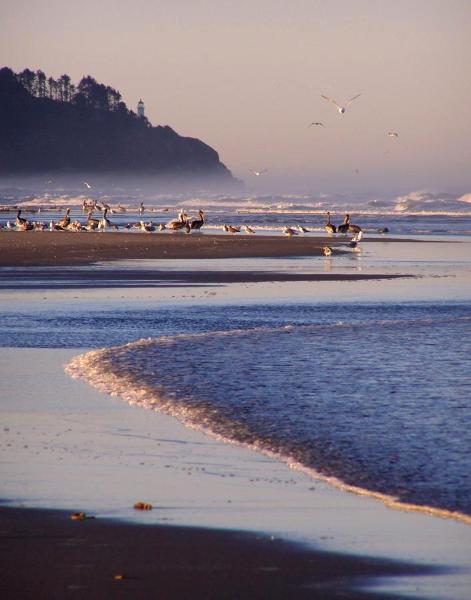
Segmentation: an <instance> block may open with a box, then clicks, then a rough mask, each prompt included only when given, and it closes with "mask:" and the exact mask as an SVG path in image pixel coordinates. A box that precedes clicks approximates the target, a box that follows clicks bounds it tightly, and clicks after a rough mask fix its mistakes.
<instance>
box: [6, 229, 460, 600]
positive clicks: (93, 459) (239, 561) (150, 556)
mask: <svg viewBox="0 0 471 600" xmlns="http://www.w3.org/2000/svg"><path fill="white" fill-rule="evenodd" d="M1 233H3V234H4V235H2V236H0V240H1V241H2V243H3V244H4V249H3V251H2V257H3V258H2V260H3V261H5V262H4V264H8V265H10V266H15V265H16V266H20V267H22V268H21V269H19V270H15V269H8V268H7V269H5V270H4V271H3V273H2V280H3V287H4V289H3V290H2V292H1V294H2V295H1V299H2V305H3V309H4V314H5V316H9V315H12V314H14V313H15V311H20V312H21V311H23V314H24V315H26V314H27V313H31V314H33V315H34V313H35V311H39V312H38V319H39V321H38V324H40V322H41V319H42V318H44V315H45V314H46V313H44V311H45V310H47V311H50V314H51V315H54V314H56V312H57V311H60V314H67V316H66V318H65V320H64V324H62V322H61V323H59V321H58V322H57V326H59V325H61V326H66V323H67V322H68V320H69V319H70V318H72V317H73V316H74V314H75V313H77V314H79V313H80V314H81V312H84V313H85V314H92V313H93V311H94V310H95V306H96V305H98V306H100V307H101V308H102V310H103V309H104V310H105V314H106V315H110V314H112V313H113V312H114V311H115V310H117V309H118V308H119V307H130V308H131V310H132V311H135V310H136V307H137V306H142V307H144V306H149V307H151V308H152V310H153V311H155V310H156V307H159V306H167V305H168V304H171V305H176V304H178V303H181V304H182V306H185V305H190V304H191V303H193V302H200V303H203V304H205V305H208V302H210V297H209V296H208V293H210V294H215V296H211V298H214V300H212V301H213V302H219V303H220V302H223V303H226V302H228V301H230V300H231V299H232V301H236V302H239V301H240V300H241V299H242V298H243V300H244V302H246V301H247V300H249V299H250V298H252V299H253V300H254V301H259V300H257V295H258V294H262V296H261V298H265V297H266V296H267V294H268V295H270V296H272V297H276V296H277V295H280V297H284V298H286V299H289V298H293V297H295V295H296V294H299V297H300V298H302V297H304V296H305V297H308V298H310V297H311V296H312V294H313V289H315V293H316V294H317V295H318V296H319V298H325V299H327V300H328V299H329V298H330V297H331V296H332V295H333V294H335V295H336V296H337V297H342V298H345V299H349V298H351V297H357V296H358V297H360V296H362V297H365V295H366V294H367V293H370V294H371V298H373V299H374V298H375V295H376V297H377V298H384V297H392V296H393V294H394V293H396V294H397V297H398V298H399V297H403V296H404V294H407V293H408V294H409V295H412V294H418V295H419V296H420V294H425V293H427V294H428V295H430V291H429V287H428V286H429V282H430V278H429V274H428V273H429V272H428V271H427V269H426V268H424V267H422V266H420V267H419V268H417V267H415V268H409V265H404V266H403V265H401V264H399V266H398V267H396V268H395V269H392V268H391V267H390V266H388V265H389V263H387V264H386V263H385V264H386V266H385V265H383V264H382V263H381V261H380V263H379V264H378V265H375V263H374V262H372V263H371V266H369V265H370V263H369V262H368V261H371V260H372V259H369V258H368V257H369V253H366V254H365V257H366V259H365V258H363V261H361V262H360V263H356V262H354V263H353V264H354V265H356V266H358V268H355V269H354V270H352V268H351V264H352V257H350V256H349V255H346V256H345V258H339V261H344V262H339V266H338V267H337V263H335V262H334V267H332V263H331V262H328V263H326V262H322V261H325V259H324V258H322V259H320V261H321V262H320V263H319V265H317V268H316V266H315V265H310V264H308V265H305V264H304V263H303V262H302V261H301V262H300V261H299V260H298V259H291V258H290V259H289V260H288V262H287V263H286V264H285V263H283V262H282V263H278V262H277V263H275V265H272V266H270V268H267V266H269V265H271V263H270V262H267V263H265V262H262V263H256V264H257V265H260V266H259V267H258V266H257V268H253V267H252V269H251V268H250V267H251V265H252V263H251V262H250V260H249V259H248V262H244V261H242V262H240V263H237V265H238V266H237V268H234V265H235V264H236V263H233V262H231V259H225V260H227V261H229V262H225V261H224V260H223V261H222V262H221V263H219V262H217V261H216V262H215V263H214V264H215V265H219V266H218V267H214V268H209V267H208V265H209V263H210V261H202V262H201V265H202V266H201V267H196V263H195V261H194V260H190V259H189V258H188V261H189V263H188V264H189V265H190V267H188V265H187V268H181V264H182V263H181V262H178V260H177V261H176V262H175V261H169V262H168V268H166V267H165V266H164V265H163V264H162V261H157V262H155V265H157V267H154V266H153V265H154V262H153V261H152V260H151V261H149V262H148V263H147V262H146V261H143V262H140V261H136V262H134V261H133V260H130V261H129V262H128V263H125V262H123V263H106V264H105V265H101V266H99V267H97V268H96V271H93V273H92V275H90V273H88V274H87V275H86V276H85V275H84V273H83V271H80V267H78V266H77V267H74V266H71V267H70V268H68V266H69V265H70V264H71V263H70V256H69V254H68V253H69V251H70V252H71V253H72V256H73V257H74V258H73V261H80V264H83V265H86V264H88V262H90V261H91V262H94V261H95V256H92V255H91V254H90V251H91V249H92V246H90V247H89V246H88V245H87V244H88V243H89V242H88V240H93V238H94V237H95V236H94V235H92V236H89V234H84V236H83V239H84V240H87V241H86V242H85V245H83V244H82V242H81V237H80V236H81V234H70V235H69V234H67V233H64V234H63V232H57V233H58V235H56V233H54V232H52V233H51V234H48V233H47V232H46V233H45V237H43V235H44V234H43V232H40V233H32V235H31V237H30V236H29V233H26V234H23V233H12V232H1ZM49 235H51V236H53V237H54V239H56V238H57V239H60V240H64V242H63V243H64V248H63V249H64V256H65V258H64V261H65V262H64V263H62V267H61V266H60V265H58V263H57V262H56V260H55V259H54V258H53V256H52V255H51V254H49V251H50V250H51V247H50V244H49V243H48V242H47V240H48V239H49V238H48V236H49ZM128 235H129V237H127V236H128ZM77 236H79V237H77ZM123 236H126V237H125V238H124V239H132V240H134V239H136V242H135V243H136V248H135V251H136V253H139V252H141V251H142V243H143V242H142V240H144V243H146V242H145V240H147V239H149V237H148V236H145V235H142V236H141V235H133V234H123ZM96 237H97V239H99V240H105V244H104V247H103V248H104V249H103V248H102V247H100V250H99V252H104V253H105V255H102V254H99V256H100V257H101V258H103V259H105V258H106V252H108V251H109V252H111V253H113V252H114V253H118V255H119V256H120V257H122V248H120V247H119V245H118V246H116V244H115V240H118V239H119V237H118V235H117V234H114V233H113V234H105V235H102V236H100V234H97V236H96ZM214 237H215V238H217V240H216V241H219V239H220V238H223V236H214ZM211 238H212V236H206V235H204V236H199V237H198V236H165V238H164V237H163V238H162V239H163V240H164V241H162V242H160V244H161V245H160V246H157V245H156V252H157V250H158V248H160V250H159V251H162V250H163V249H167V251H168V249H169V248H171V247H172V245H173V244H175V248H177V247H178V249H179V250H181V249H182V248H181V247H180V246H179V243H180V242H183V243H185V244H190V246H188V247H187V248H186V250H185V252H188V253H189V254H188V256H191V257H192V258H193V259H194V257H195V247H196V246H195V244H203V247H204V245H205V244H208V243H209V240H211ZM36 239H38V240H40V242H39V246H38V247H34V248H33V246H30V245H29V240H36ZM155 239H156V240H157V239H160V238H157V236H156V237H155ZM313 239H314V238H311V239H306V240H299V241H300V242H302V244H303V245H302V246H301V248H302V253H303V255H304V252H305V251H306V249H305V244H311V246H312V247H311V250H312V251H313V252H314V250H315V248H314V245H313ZM319 239H320V238H319ZM8 240H18V245H16V246H14V247H12V246H11V244H8ZM75 240H77V241H75ZM79 240H80V241H79ZM108 240H109V242H108ZM153 240H154V238H153V237H152V241H153ZM174 240H175V241H174ZM200 240H204V241H203V242H200ZM228 240H229V243H230V244H231V247H232V251H233V252H235V251H236V249H237V248H239V249H240V247H245V246H241V242H242V240H241V238H228ZM252 240H253V238H250V240H249V241H250V242H252ZM263 241H264V243H265V244H266V245H267V247H268V248H269V251H270V252H275V253H276V252H279V251H280V250H279V248H280V247H281V246H283V247H285V242H286V243H287V244H291V242H293V241H297V240H291V239H283V238H274V239H268V241H266V240H263ZM388 241H389V240H388ZM164 242H165V243H164ZM316 243H317V242H316ZM321 243H322V242H319V244H321ZM90 244H91V242H90ZM108 244H109V245H108ZM157 244H159V241H157ZM7 246H8V249H7ZM216 246H217V244H216ZM383 247H384V248H385V249H386V250H384V252H393V256H394V257H396V256H397V257H402V256H407V255H408V253H409V252H410V245H408V244H407V243H405V244H401V243H394V244H392V245H387V244H384V243H383V242H375V243H373V244H372V245H371V248H372V249H374V252H373V256H375V255H379V254H378V253H379V252H380V250H381V248H383ZM414 247H416V248H417V249H418V252H419V255H420V251H419V247H420V249H422V250H421V251H422V252H423V253H425V254H426V253H429V252H430V249H431V248H434V246H431V245H429V244H415V245H414ZM39 250H41V251H42V250H44V256H42V257H41V261H43V262H39V263H37V264H38V266H37V267H34V266H32V265H34V264H36V263H34V260H33V257H34V256H35V253H36V252H38V251H39ZM226 250H227V247H226ZM318 251H319V247H317V250H316V252H318ZM448 251H449V252H456V251H457V250H456V247H455V246H451V249H449V250H448ZM204 252H208V253H209V252H210V248H209V246H206V249H205V250H204ZM221 252H222V254H220V255H219V256H220V257H221V256H226V254H225V253H224V252H225V251H222V250H221ZM251 252H254V250H253V248H252V250H251ZM440 252H443V250H440ZM114 256H115V255H114ZM159 256H162V255H161V254H160V255H159ZM198 256H199V254H198ZM230 256H231V255H230ZM236 256H239V255H238V254H236ZM250 256H252V254H250ZM270 256H277V255H276V254H275V255H272V254H269V257H270ZM5 257H7V258H5ZM146 257H148V256H147V255H146ZM108 258H109V257H108ZM128 258H129V257H128ZM180 258H183V256H180ZM267 260H268V259H267ZM22 261H23V262H22ZM81 261H83V262H81ZM188 261H186V262H188ZM164 262H165V261H164ZM399 263H400V261H399ZM166 264H167V263H166ZM22 265H23V266H22ZM29 265H31V266H29ZM48 265H54V266H55V269H54V275H52V272H50V271H48V269H47V266H48ZM120 265H127V268H124V266H120ZM146 265H147V266H146ZM277 265H278V266H277ZM303 265H304V266H303ZM342 265H343V266H342ZM319 266H322V267H323V269H322V270H321V272H319ZM326 266H328V269H327V270H326ZM311 267H312V268H311ZM270 269H272V270H270ZM274 269H277V271H276V272H275V271H274ZM293 269H294V272H292V271H293ZM277 272H278V275H277V274H276V273H277ZM433 272H434V273H435V272H436V269H435V268H434V271H433ZM445 272H448V271H445ZM404 275H412V277H410V278H406V277H404ZM90 278H91V279H90ZM375 280H376V281H375ZM462 281H463V280H462V279H459V278H454V279H453V284H454V285H455V286H459V287H460V289H461V290H463V289H464V288H463V286H462ZM465 281H466V280H465ZM441 282H442V283H441ZM314 284H315V285H316V287H315V288H312V287H311V286H312V285H314ZM220 285H223V286H224V288H220V287H218V286H220ZM266 285H269V286H275V287H270V288H269V289H267V288H266ZM28 286H30V287H28ZM191 286H195V292H194V293H192V294H191V295H190V292H189V289H191ZM295 286H299V288H298V287H295ZM332 286H335V288H334V287H332ZM130 287H131V288H134V289H129V288H130ZM113 288H114V289H113ZM126 288H128V289H126ZM445 289H446V290H447V292H446V294H450V293H452V294H454V293H455V292H454V291H453V288H452V287H450V283H449V281H448V279H447V278H443V279H439V280H437V283H436V293H437V297H438V298H440V297H441V296H440V294H441V293H442V292H441V290H445ZM455 296H456V294H455ZM60 307H63V308H60ZM61 311H62V312H61ZM64 311H66V312H65V313H64ZM41 315H43V316H41ZM9 318H10V317H9ZM12 318H13V317H12ZM60 318H61V319H62V318H63V317H60ZM186 318H188V315H186ZM8 322H9V323H10V322H12V323H15V321H14V320H13V321H10V320H9V321H8ZM51 326H52V327H53V328H54V327H55V325H54V323H53V324H52V325H46V326H45V327H46V329H45V330H44V331H42V328H41V327H40V328H39V329H38V331H37V332H36V333H35V332H34V331H31V336H32V337H31V339H32V340H36V342H34V341H33V344H37V345H38V347H30V348H27V347H21V345H22V342H21V341H19V342H18V344H19V347H17V348H8V347H6V348H4V349H1V350H0V359H1V360H0V363H1V374H2V381H3V392H4V393H3V394H2V401H1V413H2V429H3V430H2V441H1V446H0V450H1V455H2V486H1V491H0V496H1V497H2V499H3V501H4V502H3V506H2V509H1V513H0V514H1V523H2V527H1V529H2V538H3V539H2V550H1V552H2V571H3V573H2V581H3V587H2V590H3V591H4V592H5V594H6V597H12V598H13V597H14V598H30V597H33V595H34V597H35V598H68V597H70V598H77V597H79V598H97V599H98V598H104V597H114V596H115V595H116V597H123V598H148V597H149V595H150V594H154V593H155V592H156V590H158V592H159V597H162V598H169V599H173V598H175V599H176V598H178V599H179V598H217V597H227V598H240V597H246V598H287V597H296V598H298V597H299V598H304V597H306V598H333V597H337V596H339V595H340V596H341V597H344V598H352V599H353V598H358V599H360V598H365V599H366V598H375V597H377V595H378V594H379V593H381V597H384V598H398V597H403V596H404V595H407V596H410V597H421V598H453V599H463V600H464V599H466V598H467V594H468V589H469V584H470V581H471V572H470V561H471V556H470V553H469V547H470V542H471V538H470V531H471V530H470V528H469V525H467V524H466V523H462V522H459V521H455V520H453V519H443V518H437V517H435V516H432V515H428V514H426V513H423V514H421V513H417V512H408V511H402V510H397V509H391V508H389V507H388V506H386V505H385V504H383V503H382V502H381V501H378V500H376V499H374V498H373V497H368V496H358V495H356V494H352V493H348V492H346V491H344V490H342V489H339V488H336V487H334V486H332V485H329V484H328V483H327V482H324V481H321V480H315V479H314V480H313V479H312V477H310V476H308V475H306V474H304V473H303V472H300V471H297V470H293V469H290V467H289V466H288V465H286V464H284V463H283V462H280V461H278V460H275V459H273V458H270V457H267V456H264V455H262V454H258V453H254V452H253V451H252V450H249V449H247V448H244V447H240V446H236V445H232V444H227V443H222V442H220V441H218V440H216V439H213V438H211V437H207V436H206V435H204V434H203V433H201V432H199V431H195V430H193V429H188V428H186V427H183V426H182V425H181V424H180V423H178V421H176V420H175V419H173V418H171V417H169V416H166V415H163V414H159V413H155V412H149V411H145V410H143V409H141V408H138V407H132V406H129V405H128V404H127V403H126V402H124V401H123V400H122V399H121V398H119V397H112V396H108V395H106V394H101V393H99V392H98V391H97V390H96V389H94V388H92V387H90V386H89V385H87V384H86V383H85V382H84V381H81V380H75V379H71V378H70V377H69V376H67V375H66V373H65V372H64V366H65V365H66V364H67V363H68V362H69V361H70V360H71V359H72V358H73V357H74V356H76V355H77V354H81V353H83V352H84V351H85V350H86V348H83V347H80V346H78V345H77V347H74V348H67V349H63V348H62V349H61V348H57V349H48V348H41V347H40V346H41V345H42V344H43V342H42V341H41V340H46V339H48V328H49V327H51ZM8 327H13V331H14V330H15V327H19V328H18V335H21V336H23V329H22V324H21V321H20V322H19V325H18V324H17V325H8ZM26 327H29V325H26ZM65 331H66V330H65ZM98 334H99V332H98V331H97V332H96V335H95V339H101V338H98V337H96V336H98ZM139 335H140V336H144V335H152V332H149V331H147V330H145V329H144V330H143V331H142V332H141V333H140V332H138V331H137V330H136V332H135V335H134V338H132V339H135V338H136V337H139ZM44 336H45V337H44ZM49 337H50V336H49ZM111 343H116V342H112V340H111V338H110V337H109V334H107V332H106V330H104V332H103V342H102V344H103V345H106V346H108V345H111ZM138 501H142V502H149V503H151V504H152V505H153V509H152V510H150V511H136V510H134V509H133V506H134V504H135V502H138ZM76 512H85V513H86V514H87V515H89V516H91V517H94V518H91V519H85V520H84V521H79V522H76V521H72V520H71V519H70V516H71V514H72V513H76ZM38 555H40V557H41V558H40V559H39V560H38ZM51 565H55V566H54V568H51ZM116 575H123V576H124V578H123V579H115V576H116ZM32 590H34V591H32Z"/></svg>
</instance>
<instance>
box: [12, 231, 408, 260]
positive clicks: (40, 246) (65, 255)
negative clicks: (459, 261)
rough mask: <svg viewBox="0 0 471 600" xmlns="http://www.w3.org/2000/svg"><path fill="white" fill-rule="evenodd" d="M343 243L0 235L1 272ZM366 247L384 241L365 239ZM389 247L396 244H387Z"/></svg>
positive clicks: (318, 248) (298, 250)
mask: <svg viewBox="0 0 471 600" xmlns="http://www.w3.org/2000/svg"><path fill="white" fill-rule="evenodd" d="M347 241H348V240H347V238H343V239H342V238H332V237H329V236H320V237H317V236H316V237H303V236H296V237H283V236H265V235H263V236H248V235H238V236H232V235H214V234H205V233H204V234H190V235H186V234H184V233H173V234H149V233H124V232H112V233H106V232H88V231H87V232H70V231H27V232H19V231H15V232H13V231H0V266H3V267H14V266H49V265H57V266H67V265H70V266H73V265H89V264H92V263H95V262H99V261H108V260H119V259H148V258H154V259H192V258H203V259H210V258H271V257H273V258H279V257H292V256H323V252H322V248H323V246H325V245H329V246H331V247H332V248H333V249H334V252H335V254H340V253H342V254H343V253H348V252H347V249H346V243H347ZM364 241H366V242H368V241H370V242H371V241H385V239H384V238H367V240H362V243H363V242H364ZM387 241H388V242H397V243H399V242H403V241H410V242H414V243H420V242H419V241H417V240H399V239H394V238H388V239H387Z"/></svg>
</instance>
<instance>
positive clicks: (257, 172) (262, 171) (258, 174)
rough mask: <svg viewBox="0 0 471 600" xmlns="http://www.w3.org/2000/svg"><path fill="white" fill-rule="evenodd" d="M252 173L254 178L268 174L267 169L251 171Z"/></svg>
mask: <svg viewBox="0 0 471 600" xmlns="http://www.w3.org/2000/svg"><path fill="white" fill-rule="evenodd" d="M252 173H253V174H254V175H255V176H256V177H260V175H263V174H264V173H268V169H262V170H261V171H252Z"/></svg>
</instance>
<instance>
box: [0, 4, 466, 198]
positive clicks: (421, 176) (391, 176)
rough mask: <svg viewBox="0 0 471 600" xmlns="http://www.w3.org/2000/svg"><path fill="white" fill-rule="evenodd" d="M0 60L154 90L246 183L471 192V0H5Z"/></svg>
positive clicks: (178, 123) (162, 105)
mask: <svg viewBox="0 0 471 600" xmlns="http://www.w3.org/2000/svg"><path fill="white" fill-rule="evenodd" d="M0 57H1V61H2V63H3V65H7V66H9V67H11V68H12V69H13V70H15V71H20V70H22V69H23V68H25V67H29V68H31V69H34V70H35V69H38V68H40V69H42V70H43V71H45V72H46V73H47V75H48V76H49V75H52V76H54V77H58V76H60V75H61V74H62V73H68V74H69V75H70V76H71V77H72V79H73V81H74V82H75V83H77V82H78V80H79V79H80V78H81V77H82V76H83V75H87V74H90V75H93V76H94V77H95V78H96V79H97V80H98V81H100V82H103V83H106V84H108V85H111V86H112V87H114V88H116V89H118V90H119V91H120V92H121V93H122V95H123V98H124V101H125V102H126V103H127V104H128V106H129V107H131V108H133V109H134V110H135V109H136V104H137V101H138V100H139V98H140V97H142V98H143V100H144V102H145V106H146V114H147V116H148V117H149V119H150V121H151V122H152V124H154V125H157V124H168V125H170V126H171V127H173V128H174V129H175V130H176V131H177V132H178V133H180V134H181V135H188V136H194V137H198V138H200V139H202V140H203V141H205V142H207V143H208V144H210V145H211V146H213V147H214V148H215V149H216V150H217V151H218V152H219V154H220V157H221V160H222V161H223V162H224V163H225V164H226V165H227V166H228V167H229V168H230V169H231V170H232V172H233V173H234V174H235V175H236V176H238V177H240V178H242V179H244V180H245V181H246V182H247V183H248V184H249V185H251V184H255V185H258V186H265V187H266V189H273V190H275V189H280V190H282V189H283V190H288V189H291V190H294V189H297V190H309V191H313V192H322V191H324V192H335V191H347V190H352V191H355V192H357V193H358V192H365V193H368V192H385V193H388V194H389V193H391V194H395V193H401V192H406V191H411V190H414V189H423V188H427V189H435V190H453V191H461V190H462V191H471V75H470V73H471V72H470V65H471V1H470V0H394V1H393V2H391V1H390V0H336V1H335V2H333V1H330V0H318V1H316V0H291V1H290V2H288V1H286V0H285V1H281V0H253V1H245V0H238V1H237V2H236V1H234V0H191V1H190V0H160V1H159V0H134V1H133V2H125V1H123V0H113V1H111V0H104V1H103V0H93V1H91V0H81V1H80V2H78V1H77V2H70V1H68V0H29V1H25V0H14V1H13V0H0ZM358 93H361V94H362V95H361V97H360V98H358V100H356V101H355V102H354V103H353V104H352V105H351V106H350V108H349V110H347V112H346V113H345V115H343V116H340V115H339V114H338V113H337V112H336V110H335V107H333V106H332V105H330V104H329V103H328V102H326V101H325V100H323V99H322V98H321V97H320V94H326V95H328V96H332V97H334V98H335V99H337V100H338V101H339V102H340V103H342V102H345V101H346V100H348V98H351V97H352V96H354V95H356V94H358ZM311 121H322V122H323V123H324V124H325V127H324V128H321V127H311V128H308V125H309V123H310V122H311ZM391 130H394V131H398V132H399V138H389V137H387V135H386V134H387V132H388V131H391ZM263 168H266V169H268V173H266V174H265V175H264V176H263V177H259V178H256V177H254V176H253V175H251V172H250V171H251V169H263Z"/></svg>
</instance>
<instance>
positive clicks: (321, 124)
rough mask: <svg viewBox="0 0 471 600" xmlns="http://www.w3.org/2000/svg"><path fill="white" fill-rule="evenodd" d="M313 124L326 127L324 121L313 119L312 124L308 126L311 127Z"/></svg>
mask: <svg viewBox="0 0 471 600" xmlns="http://www.w3.org/2000/svg"><path fill="white" fill-rule="evenodd" d="M313 125H316V126H318V127H324V123H321V122H320V121H313V122H312V123H310V124H309V125H308V128H309V127H312V126H313Z"/></svg>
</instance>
